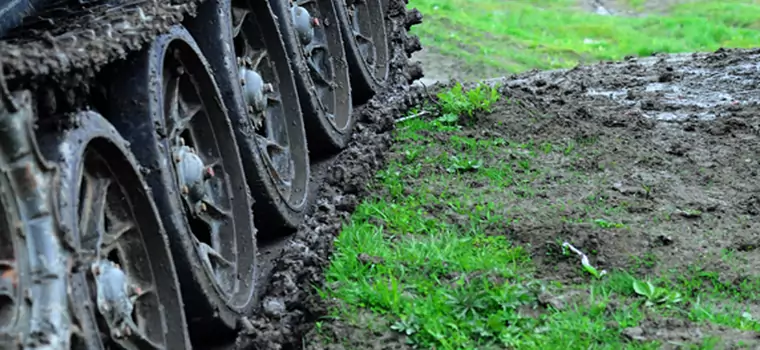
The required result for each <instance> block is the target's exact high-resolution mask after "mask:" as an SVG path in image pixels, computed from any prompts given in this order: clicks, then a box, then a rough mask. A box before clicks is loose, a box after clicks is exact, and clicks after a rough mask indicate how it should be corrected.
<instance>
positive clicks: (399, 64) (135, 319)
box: [0, 0, 422, 350]
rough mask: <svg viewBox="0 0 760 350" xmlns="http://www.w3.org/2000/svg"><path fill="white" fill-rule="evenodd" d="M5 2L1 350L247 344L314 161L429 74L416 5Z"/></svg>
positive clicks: (393, 0) (340, 0) (0, 108)
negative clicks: (371, 109) (358, 112)
mask: <svg viewBox="0 0 760 350" xmlns="http://www.w3.org/2000/svg"><path fill="white" fill-rule="evenodd" d="M3 2H4V4H2V5H0V38H1V39H0V170H1V173H0V349H49V350H58V349H111V348H124V349H191V348H212V347H214V346H216V345H218V344H221V343H225V342H229V341H230V340H231V339H234V336H235V334H236V332H237V331H238V329H239V327H240V323H241V319H243V318H245V317H246V316H248V315H250V314H251V313H253V312H255V310H256V308H257V305H258V303H259V293H260V291H261V290H263V289H264V288H265V287H266V283H267V281H266V279H262V278H260V275H262V274H261V271H260V270H261V269H262V266H263V265H265V261H264V260H265V259H264V258H262V256H263V254H262V252H263V251H266V250H267V249H269V248H267V247H268V245H276V244H278V242H282V240H283V239H286V238H287V237H288V236H289V235H292V234H293V232H295V230H296V229H297V227H298V226H299V224H301V222H302V220H303V218H304V215H305V213H306V211H307V210H308V208H309V207H310V205H311V204H312V203H311V201H310V198H311V196H313V194H314V193H315V190H314V188H313V187H314V185H313V182H312V181H310V178H311V175H312V174H311V173H310V166H311V165H313V164H314V162H316V161H321V160H324V159H329V158H330V157H332V156H334V155H335V154H338V153H340V152H341V150H342V149H344V148H345V147H346V146H347V144H348V142H349V141H350V140H351V135H352V131H353V129H354V124H355V116H354V113H353V110H354V109H355V108H358V107H359V106H361V105H364V104H366V103H367V101H369V100H370V99H371V98H372V97H373V96H374V95H375V94H378V93H381V92H387V91H391V90H399V89H400V90H403V89H408V86H409V85H410V84H411V83H412V82H413V81H414V80H416V79H419V78H421V77H422V70H421V68H420V66H419V64H418V63H412V62H410V60H409V58H411V54H412V53H413V52H415V51H418V50H420V49H421V46H420V43H419V39H418V38H417V37H415V36H411V35H409V34H408V31H409V29H410V27H411V26H413V25H416V24H419V23H421V22H422V15H421V14H420V13H419V12H418V11H417V10H416V9H412V10H407V3H406V1H405V0H297V1H294V0H291V1H285V0H4V1H3Z"/></svg>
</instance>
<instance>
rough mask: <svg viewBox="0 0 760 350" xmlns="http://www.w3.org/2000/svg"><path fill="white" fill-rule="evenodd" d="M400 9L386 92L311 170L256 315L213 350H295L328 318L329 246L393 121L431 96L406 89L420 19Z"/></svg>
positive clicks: (392, 15) (391, 16)
mask: <svg viewBox="0 0 760 350" xmlns="http://www.w3.org/2000/svg"><path fill="white" fill-rule="evenodd" d="M406 4H407V1H405V0H391V1H390V4H389V9H390V11H389V13H388V20H389V21H390V22H391V23H390V24H388V25H387V26H388V28H389V29H391V31H390V32H389V33H388V37H389V40H390V41H391V43H392V44H391V45H390V47H389V50H390V65H389V66H390V72H389V74H388V86H387V87H386V89H385V90H384V91H383V92H381V93H379V94H377V95H375V96H374V97H373V98H372V99H370V100H369V101H368V102H367V103H366V104H364V105H362V106H360V107H358V108H355V109H354V116H355V118H357V122H356V126H355V128H354V135H353V139H352V141H351V142H350V143H349V145H348V146H347V147H346V149H345V150H344V151H343V152H341V153H340V154H338V155H336V156H333V157H332V158H330V159H328V160H326V161H325V162H324V163H322V164H319V166H318V167H316V168H317V169H314V170H313V171H314V172H315V173H316V176H315V177H316V178H317V180H314V181H315V182H320V183H321V186H320V187H319V188H318V189H317V190H316V192H317V193H315V194H314V195H312V198H315V203H314V206H313V208H312V210H311V212H310V213H309V215H307V217H306V219H305V220H304V223H303V224H302V225H301V226H300V227H299V230H298V232H297V233H296V234H295V236H294V237H293V239H292V241H291V243H290V244H288V245H287V246H286V247H284V248H283V250H282V253H281V255H280V258H279V259H277V261H275V263H274V266H273V268H272V269H271V271H269V273H268V276H266V279H267V280H268V281H269V283H268V284H267V285H266V287H265V290H264V291H262V294H261V308H260V310H259V312H257V313H256V314H255V315H253V316H252V317H250V318H249V319H248V320H247V321H246V323H247V324H246V326H245V328H244V329H243V330H242V331H241V333H240V335H239V337H238V339H237V340H236V342H235V344H234V345H230V346H227V347H224V348H220V350H221V349H224V350H232V349H234V350H243V349H246V350H249V349H250V350H252V349H272V350H281V349H302V348H304V346H305V344H303V343H302V342H303V337H304V335H305V334H306V332H308V331H309V330H310V329H311V328H312V327H313V325H314V322H316V321H317V320H318V319H319V318H320V317H322V316H325V315H326V314H327V309H326V304H325V302H324V301H323V300H321V299H320V297H319V295H318V294H317V292H316V291H315V290H314V286H317V287H321V286H323V285H324V274H323V270H324V268H325V267H327V264H328V263H329V257H330V254H331V253H332V250H333V240H334V239H335V237H337V236H338V234H340V230H341V227H342V225H343V223H344V222H346V220H348V219H349V218H350V215H351V213H353V211H354V209H355V208H356V206H357V205H358V204H359V199H360V198H362V197H364V196H365V195H366V190H367V189H366V187H365V185H366V184H367V183H369V182H370V181H372V179H373V177H374V174H375V173H376V171H378V170H380V169H382V168H383V167H384V166H385V164H386V158H385V154H386V152H387V150H388V149H390V146H391V144H392V138H391V131H392V130H393V129H394V127H395V119H396V118H398V117H400V116H401V115H403V114H404V113H406V112H407V111H408V110H409V109H411V108H413V107H416V106H419V105H420V104H421V103H422V101H424V100H425V99H427V98H429V97H430V91H428V89H427V88H426V87H424V86H421V87H420V86H412V85H410V82H412V81H414V80H417V79H419V78H420V77H421V76H422V67H421V65H420V64H419V62H413V61H411V60H410V57H411V54H412V53H413V52H416V51H418V50H420V49H421V47H420V44H419V38H417V37H416V36H411V35H408V29H409V28H410V27H411V26H413V25H415V24H418V23H420V22H421V21H422V15H421V14H420V12H419V11H418V10H416V9H410V10H407V8H406Z"/></svg>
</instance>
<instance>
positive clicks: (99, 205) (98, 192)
mask: <svg viewBox="0 0 760 350" xmlns="http://www.w3.org/2000/svg"><path fill="white" fill-rule="evenodd" d="M82 178H83V184H82V185H83V186H85V193H84V197H83V198H82V201H83V203H84V207H83V208H82V213H81V216H80V221H79V227H81V230H82V236H83V237H82V238H83V239H84V240H85V241H87V242H91V240H93V239H100V237H101V236H102V234H103V233H104V232H105V214H106V204H107V196H108V187H109V186H110V185H111V179H108V178H98V177H95V176H94V175H92V174H88V173H87V172H85V174H84V176H83V177H82Z"/></svg>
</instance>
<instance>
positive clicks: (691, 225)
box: [236, 50, 760, 349]
mask: <svg viewBox="0 0 760 350" xmlns="http://www.w3.org/2000/svg"><path fill="white" fill-rule="evenodd" d="M758 62H760V51H758V50H751V51H747V50H719V51H717V52H714V53H704V54H684V55H657V56H654V57H648V58H640V59H636V58H630V59H626V60H625V61H623V62H615V63H602V64H597V65H590V66H581V67H577V68H574V69H570V70H561V71H550V72H528V73H524V74H520V75H515V76H511V77H506V78H501V79H496V80H491V82H498V83H500V84H501V86H502V88H501V92H502V94H503V95H504V97H505V98H504V99H502V100H501V102H499V105H498V106H497V107H496V109H495V111H494V112H493V113H492V114H490V115H487V116H482V118H481V119H480V120H479V122H478V125H477V127H476V128H475V129H474V130H468V131H467V132H468V133H469V134H470V135H471V136H473V137H480V138H488V137H496V136H498V137H503V138H505V139H507V140H510V141H511V140H514V141H517V142H526V141H528V140H532V141H534V142H536V143H541V142H545V141H546V142H555V141H557V140H566V139H574V140H591V141H592V142H593V143H594V147H592V149H593V150H594V151H593V152H590V153H588V154H585V155H584V156H583V157H580V158H577V159H575V160H574V161H573V162H572V163H570V164H565V163H563V164H559V163H557V164H549V165H552V166H556V169H557V170H556V171H554V172H550V173H547V174H546V177H545V178H544V179H540V180H539V183H540V188H539V189H538V193H537V195H536V196H535V197H534V198H533V199H526V200H525V201H522V202H520V203H511V204H509V205H513V206H519V207H520V208H523V209H525V210H523V211H522V212H521V213H522V214H520V215H522V217H520V219H521V220H520V221H519V222H518V223H515V224H512V225H511V226H510V228H509V229H508V230H507V231H506V232H505V231H504V230H496V229H495V230H494V232H489V233H490V234H499V235H504V234H506V235H508V236H509V237H510V238H511V239H513V240H515V241H517V242H519V243H521V244H524V245H525V246H527V247H530V248H529V249H530V250H531V253H532V256H533V258H534V260H535V261H536V264H538V266H539V269H538V270H539V271H543V272H542V273H541V276H539V277H540V278H545V279H552V280H560V281H565V282H572V281H576V280H578V279H580V278H582V277H581V276H580V275H579V274H578V262H577V261H576V259H568V258H563V257H561V256H560V254H549V253H552V252H556V250H557V249H558V246H557V244H556V242H557V240H558V239H562V240H568V241H572V242H573V243H574V244H576V245H577V246H580V247H582V249H584V250H586V251H594V252H596V254H594V255H593V256H592V257H591V259H592V264H595V265H597V266H598V267H600V268H606V269H611V268H631V266H632V263H631V257H632V256H639V257H642V256H654V259H656V261H657V264H655V265H654V266H649V267H639V269H640V270H639V272H642V273H648V272H663V271H673V270H675V271H684V272H685V271H687V270H688V269H693V268H698V269H701V270H702V271H708V272H716V273H717V276H719V277H718V278H717V280H715V281H713V283H714V284H721V285H723V286H728V287H731V286H734V287H736V288H739V289H741V287H737V286H741V285H743V284H742V283H745V282H747V281H751V280H752V279H753V278H754V276H755V275H756V273H757V272H756V271H758V268H759V267H760V266H759V265H760V264H759V263H760V255H759V254H758V252H757V251H756V248H757V247H758V246H760V239H759V238H760V222H758V220H757V216H758V215H759V214H760V184H759V183H758V181H757V180H756V179H757V169H758V162H759V161H760V157H759V156H760V144H758V137H759V136H760V134H759V131H760V105H759V104H758V102H759V101H758V99H759V98H760V91H758V88H757V87H758V86H760V66H758ZM428 90H429V91H425V90H421V89H420V88H418V87H412V88H406V87H404V88H400V89H398V90H397V91H391V92H388V93H385V94H383V95H379V96H376V97H375V98H374V99H373V100H372V101H371V102H370V103H369V104H367V105H366V106H364V107H362V108H361V109H360V110H358V111H357V112H356V113H358V114H359V116H360V118H361V119H360V120H361V122H360V123H359V124H358V126H357V133H356V134H355V137H354V140H353V142H352V143H351V145H350V147H349V148H348V149H347V150H346V151H344V152H343V153H342V154H340V155H339V156H337V158H336V159H335V160H334V161H331V164H330V165H328V166H326V167H325V169H324V170H323V171H324V174H323V176H324V184H323V185H322V186H321V189H320V190H319V195H318V197H317V200H316V202H315V204H314V208H313V212H312V213H311V215H310V216H309V217H308V218H307V220H306V221H305V224H304V225H303V226H302V227H301V228H300V230H299V231H298V233H297V234H296V235H295V236H294V238H293V239H292V241H291V242H290V243H288V244H287V245H286V246H285V247H284V248H283V256H282V258H281V259H280V260H278V261H277V263H276V265H275V266H274V269H273V271H272V276H271V278H272V284H271V285H270V287H269V288H268V290H267V291H265V296H264V297H263V299H262V308H261V312H260V314H259V315H258V316H256V317H253V318H252V319H251V325H250V326H252V327H249V331H248V332H242V333H241V335H240V336H239V338H238V341H237V345H236V348H238V349H302V348H307V349H402V348H407V346H406V345H404V343H403V342H402V341H400V340H399V341H393V339H397V337H394V335H393V334H391V333H388V334H372V333H369V332H368V331H366V330H363V329H358V328H354V327H351V326H349V325H345V324H341V323H340V322H339V321H326V322H324V324H323V326H322V332H323V333H324V332H328V333H330V332H332V334H333V335H334V338H335V339H342V340H343V342H342V344H323V343H321V342H319V341H316V340H315V339H316V336H315V335H314V332H310V330H311V329H312V326H313V323H314V322H315V320H317V319H318V318H319V317H321V316H324V315H325V314H326V311H327V303H326V301H324V300H321V299H320V298H319V297H318V296H317V295H316V293H315V292H314V291H313V289H312V286H322V285H323V282H324V278H323V274H322V270H323V269H324V268H325V267H326V266H327V264H328V263H329V258H330V254H331V252H332V242H333V239H334V238H335V237H336V236H337V235H338V234H339V233H340V229H341V224H342V223H343V222H345V221H346V220H348V219H349V216H350V214H351V213H352V212H353V210H354V209H355V208H356V206H357V205H358V203H359V202H360V201H361V200H362V198H364V197H365V196H366V195H367V194H368V193H367V192H366V189H365V185H366V184H367V183H368V182H369V181H371V180H372V178H373V174H374V173H375V172H376V171H377V170H379V169H381V168H382V167H383V166H384V165H385V164H386V161H387V160H388V159H389V158H390V157H394V156H395V155H394V154H393V147H392V146H393V145H392V131H393V129H394V119H395V118H398V117H401V116H402V115H403V113H404V112H405V111H406V110H407V109H408V108H410V107H412V106H414V105H416V104H418V103H419V102H420V100H421V99H422V98H427V97H428V96H430V94H431V93H432V92H433V89H428ZM508 156H509V155H505V157H508ZM495 161H499V160H498V159H496V160H495ZM503 161H507V160H506V159H504V160H503ZM563 169H564V170H563ZM572 172H580V173H583V174H586V175H587V176H588V177H587V178H588V181H584V182H568V181H564V179H567V178H569V177H571V176H572V174H571V173H572ZM589 195H595V196H597V197H603V198H605V200H606V201H607V202H608V203H611V204H612V205H615V206H617V207H621V208H624V210H623V211H622V212H620V213H618V214H616V215H617V216H616V217H615V218H616V219H618V220H619V221H621V222H623V223H624V224H626V225H627V226H628V227H629V229H627V230H618V231H605V233H604V234H605V235H600V233H599V231H598V230H593V229H592V228H591V227H585V226H584V225H570V224H568V223H567V222H565V221H562V220H559V219H558V217H557V215H556V213H549V212H546V211H545V210H544V209H545V208H544V207H542V205H545V203H547V201H546V200H547V199H548V200H549V202H551V200H552V199H556V200H559V199H567V198H577V199H578V200H579V201H583V198H587V197H589ZM540 199H544V201H540ZM568 210H570V211H572V210H573V209H568ZM564 215H566V216H573V215H576V216H580V217H582V216H583V213H578V212H575V213H573V212H569V213H564ZM726 251H730V252H732V257H733V258H732V259H731V260H730V261H729V260H727V259H725V254H723V253H725V252H726ZM695 292H698V291H695ZM752 299H753V298H749V299H748V300H750V302H749V306H750V308H751V311H753V314H754V315H758V314H759V313H760V301H757V300H755V301H751V300H752ZM622 333H623V334H622V335H621V336H624V337H627V338H628V339H630V340H631V341H641V340H655V339H656V340H661V341H666V342H667V341H698V340H699V339H701V338H702V337H704V336H707V335H714V336H719V337H721V338H723V339H724V341H725V342H726V343H727V344H729V345H730V344H731V343H732V342H735V341H738V340H744V341H745V343H746V342H750V343H752V342H753V341H754V342H755V344H756V346H757V344H758V343H757V341H758V338H757V335H756V334H750V333H745V332H739V331H734V330H729V329H727V328H722V327H718V326H711V325H705V324H696V323H692V322H690V321H685V320H681V319H679V320H676V319H665V318H663V317H662V316H656V315H652V316H651V317H649V318H648V319H647V320H646V321H645V322H643V323H642V324H641V325H640V326H639V327H633V328H629V329H626V330H624V331H623V332H622Z"/></svg>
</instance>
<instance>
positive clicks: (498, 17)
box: [409, 0, 760, 73]
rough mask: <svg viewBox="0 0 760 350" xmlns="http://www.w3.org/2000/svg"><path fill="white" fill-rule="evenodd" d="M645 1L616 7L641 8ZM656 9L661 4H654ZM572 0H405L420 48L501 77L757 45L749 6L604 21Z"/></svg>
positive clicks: (706, 5)
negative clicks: (418, 15)
mask: <svg viewBox="0 0 760 350" xmlns="http://www.w3.org/2000/svg"><path fill="white" fill-rule="evenodd" d="M649 2H652V1H647V0H627V1H619V3H622V4H624V6H626V7H628V8H630V9H634V10H635V9H643V8H645V5H646V4H647V3H649ZM659 2H662V1H659ZM579 3H580V1H575V0H536V1H534V0H515V1H502V0H410V1H409V6H410V7H417V8H418V9H419V10H420V11H421V12H422V13H423V14H424V16H425V19H424V24H423V25H420V26H416V27H414V28H413V30H412V32H413V33H414V34H417V35H419V36H420V38H421V40H422V44H423V46H424V47H428V48H432V49H433V50H435V51H438V52H440V53H442V54H444V55H448V56H452V57H456V58H458V59H459V60H462V61H465V62H467V63H470V64H472V65H486V66H490V67H493V68H496V69H499V70H504V71H506V72H512V73H514V72H521V71H525V70H529V69H533V68H537V69H551V68H566V67H572V66H574V65H576V64H578V63H582V62H595V61H598V60H618V59H622V58H623V57H625V56H628V55H638V56H647V55H650V54H652V53H655V52H666V53H676V52H693V51H713V50H716V49H718V48H720V47H755V46H757V45H758V44H760V30H758V29H760V21H758V18H760V3H758V2H757V1H756V0H718V1H716V0H713V1H699V0H694V1H689V2H688V3H683V4H680V5H673V6H667V7H665V8H662V9H661V11H660V12H659V13H651V14H646V15H641V16H604V15H598V14H596V13H594V12H590V11H587V10H584V9H582V8H581V7H580V5H579Z"/></svg>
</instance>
